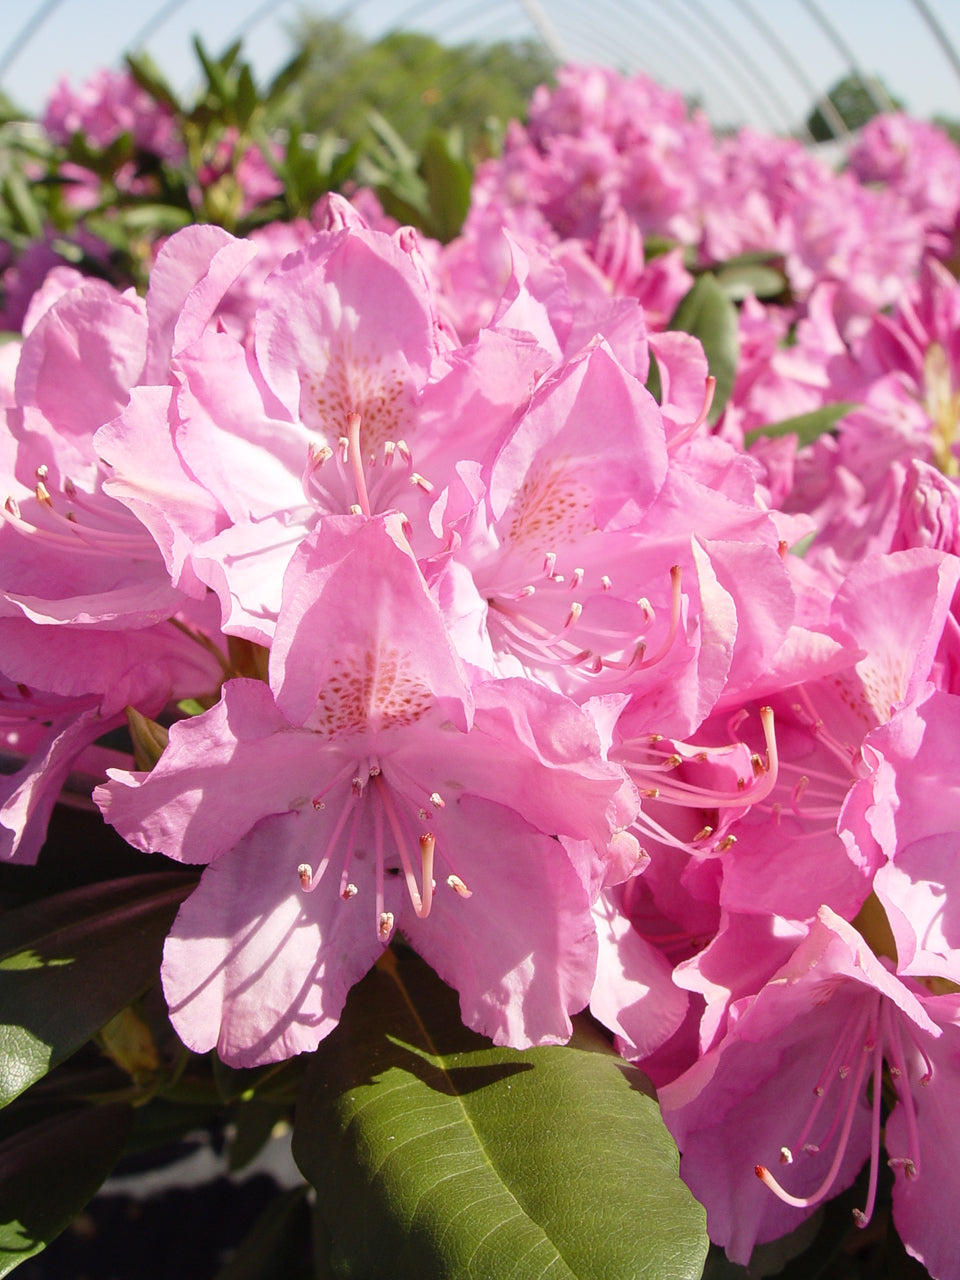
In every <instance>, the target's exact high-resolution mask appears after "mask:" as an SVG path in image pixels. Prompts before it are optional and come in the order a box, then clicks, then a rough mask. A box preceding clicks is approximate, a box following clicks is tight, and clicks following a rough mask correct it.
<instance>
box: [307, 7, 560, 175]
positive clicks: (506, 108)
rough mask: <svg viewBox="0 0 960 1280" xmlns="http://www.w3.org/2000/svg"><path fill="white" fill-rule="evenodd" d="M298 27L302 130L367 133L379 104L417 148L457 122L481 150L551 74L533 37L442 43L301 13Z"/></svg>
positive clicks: (469, 144) (476, 151)
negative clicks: (364, 31)
mask: <svg viewBox="0 0 960 1280" xmlns="http://www.w3.org/2000/svg"><path fill="white" fill-rule="evenodd" d="M292 35H293V39H294V42H295V44H296V45H297V46H298V47H299V48H300V49H301V50H302V51H303V53H304V55H305V57H304V68H303V71H302V74H301V75H300V77H299V78H298V80H297V82H296V84H295V86H294V87H293V89H292V92H291V94H290V95H289V96H288V98H287V100H286V102H285V111H286V112H287V113H288V115H289V116H290V118H291V119H292V120H294V121H295V122H296V123H297V124H298V125H300V126H301V127H302V128H304V129H307V130H310V131H312V132H317V133H320V132H322V131H323V130H325V129H334V130H336V131H337V132H339V133H341V134H343V135H344V136H346V137H348V138H352V139H356V138H359V139H363V138H364V137H365V136H366V135H368V133H369V129H368V115H369V112H370V110H371V109H373V110H374V111H378V112H379V113H380V114H381V115H382V116H384V117H385V118H386V119H387V120H389V122H390V124H391V125H392V126H393V128H394V129H395V130H396V131H397V133H398V134H399V135H400V136H401V137H402V138H403V139H404V141H405V142H406V143H407V144H408V145H409V146H411V147H413V148H414V149H418V148H419V147H420V146H421V144H422V142H423V140H424V138H425V137H426V135H427V133H428V132H429V131H430V130H431V129H435V128H439V129H448V128H450V127H451V126H453V125H458V126H459V127H460V128H461V129H462V130H463V134H464V140H465V144H466V149H467V151H468V153H470V154H472V155H473V156H474V157H476V156H478V155H480V154H483V153H484V152H485V151H486V150H487V149H488V140H489V135H490V130H491V128H495V125H496V122H499V123H501V124H502V123H504V122H506V121H507V120H509V119H511V118H513V117H518V116H522V115H523V113H524V111H525V109H526V104H527V100H528V98H529V96H530V94H531V93H532V91H533V89H534V88H535V87H536V86H537V85H538V84H542V83H544V82H545V81H548V82H549V81H551V80H552V79H553V69H554V63H553V60H552V58H551V57H550V55H549V54H548V53H547V51H546V50H545V49H544V48H543V47H542V46H541V45H539V44H538V43H537V42H536V41H533V40H522V41H499V42H497V43H495V44H479V43H471V44H463V45H455V46H446V45H443V44H441V43H440V42H439V41H438V40H435V39H434V38H433V37H432V36H428V35H423V34H421V33H418V32H391V33H390V34H388V35H385V36H382V37H381V38H380V39H378V40H374V41H367V40H365V39H363V37H361V36H359V35H357V33H356V32H355V31H353V30H352V29H351V28H350V27H348V26H347V25H345V24H344V23H342V22H339V21H337V20H335V19H329V18H317V17H301V19H300V20H299V23H298V25H297V26H296V27H295V28H294V30H293V32H292Z"/></svg>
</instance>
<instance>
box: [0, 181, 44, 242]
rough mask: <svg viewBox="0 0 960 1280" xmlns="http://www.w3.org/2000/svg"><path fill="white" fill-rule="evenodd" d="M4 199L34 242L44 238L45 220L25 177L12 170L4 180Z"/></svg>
mask: <svg viewBox="0 0 960 1280" xmlns="http://www.w3.org/2000/svg"><path fill="white" fill-rule="evenodd" d="M2 195H3V199H4V200H5V201H6V203H7V204H8V205H9V207H10V208H11V209H12V210H13V212H14V214H15V215H16V218H17V220H18V222H19V225H20V227H21V228H22V229H23V230H24V231H25V232H26V233H27V235H29V236H30V237H31V238H32V239H34V240H39V239H41V238H42V236H43V218H42V217H41V214H40V210H39V209H38V208H37V204H36V201H35V200H34V198H33V196H32V195H31V194H30V188H29V186H28V185H27V183H26V180H25V179H24V177H23V175H22V174H21V173H20V172H18V171H17V170H16V169H12V170H11V171H10V172H9V173H8V174H7V175H6V177H5V178H4V180H3V188H2Z"/></svg>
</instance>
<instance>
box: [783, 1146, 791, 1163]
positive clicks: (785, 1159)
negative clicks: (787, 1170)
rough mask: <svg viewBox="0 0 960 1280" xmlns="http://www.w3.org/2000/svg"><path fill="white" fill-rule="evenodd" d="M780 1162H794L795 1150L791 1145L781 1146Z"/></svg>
mask: <svg viewBox="0 0 960 1280" xmlns="http://www.w3.org/2000/svg"><path fill="white" fill-rule="evenodd" d="M780 1163H781V1164H793V1152H792V1151H791V1150H790V1148H789V1147H781V1148H780Z"/></svg>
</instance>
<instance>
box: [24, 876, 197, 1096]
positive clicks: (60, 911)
mask: <svg viewBox="0 0 960 1280" xmlns="http://www.w3.org/2000/svg"><path fill="white" fill-rule="evenodd" d="M194 883H195V877H194V876H192V875H190V874H189V873H184V872H170V873H159V874H156V875H144V876H132V877H128V878H125V879H122V880H110V881H107V882H105V883H100V884H92V885H86V886H84V887H83V888H81V889H74V890H71V891H70V892H68V893H63V894H60V895H58V896H57V897H53V898H47V899H44V900H41V901H39V902H35V903H31V904H30V905H29V906H25V907H20V908H18V909H16V910H14V911H7V912H5V913H4V914H3V916H2V918H0V1106H6V1104H7V1103H8V1102H10V1101H11V1100H12V1099H13V1098H15V1097H16V1096H17V1095H18V1094H20V1093H22V1092H23V1090H24V1089H26V1088H28V1087H29V1086H30V1085H31V1084H33V1083H34V1082H35V1081H36V1080H39V1079H40V1078H41V1077H42V1076H44V1075H46V1073H47V1072H48V1071H49V1070H51V1068H52V1067H55V1066H56V1065H57V1063H59V1062H62V1061H63V1060H64V1059H65V1058H67V1057H68V1056H69V1055H70V1054H71V1053H73V1052H74V1050H76V1049H78V1048H79V1047H80V1046H81V1045H82V1044H85V1043H86V1041H87V1040H89V1039H90V1037H91V1036H93V1035H95V1034H96V1032H97V1031H98V1030H99V1029H100V1028H101V1027H102V1026H103V1025H104V1023H106V1022H107V1021H109V1019H110V1018H112V1017H113V1016H114V1014H116V1013H118V1012H119V1011H120V1010H121V1009H123V1008H125V1006H126V1005H128V1004H129V1003H130V1001H131V1000H134V999H136V997H137V996H138V995H140V994H141V993H142V992H143V991H145V990H146V989H147V987H149V986H150V984H151V983H152V982H153V981H154V980H155V979H156V977H157V973H158V971H159V967H160V955H161V950H162V947H163V939H164V937H165V936H166V933H167V931H168V929H169V928H170V925H171V924H172V923H173V918H174V916H175V915H176V911H177V908H178V906H179V905H180V902H181V901H182V900H183V898H184V897H186V895H187V893H188V892H189V891H190V888H191V887H192V885H193V884H194Z"/></svg>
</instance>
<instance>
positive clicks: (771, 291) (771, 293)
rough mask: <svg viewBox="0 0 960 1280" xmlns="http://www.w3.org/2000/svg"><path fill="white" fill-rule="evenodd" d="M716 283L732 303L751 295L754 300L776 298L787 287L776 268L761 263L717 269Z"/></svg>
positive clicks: (726, 266)
mask: <svg viewBox="0 0 960 1280" xmlns="http://www.w3.org/2000/svg"><path fill="white" fill-rule="evenodd" d="M716 274H717V283H718V284H719V285H720V287H721V289H723V290H724V291H725V293H726V294H727V296H728V297H729V298H731V299H732V300H733V301H734V302H742V301H743V299H744V298H747V297H749V296H750V295H751V294H752V295H753V296H754V297H755V298H777V297H779V296H780V294H781V293H783V291H784V290H785V289H786V287H787V277H786V276H785V275H784V274H783V272H782V271H778V270H777V269H776V267H770V266H766V265H764V264H763V263H750V262H744V263H734V264H725V265H724V266H722V267H718V268H717V273H716Z"/></svg>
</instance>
